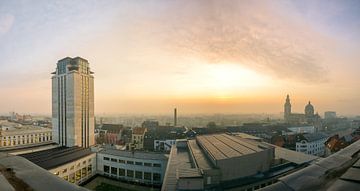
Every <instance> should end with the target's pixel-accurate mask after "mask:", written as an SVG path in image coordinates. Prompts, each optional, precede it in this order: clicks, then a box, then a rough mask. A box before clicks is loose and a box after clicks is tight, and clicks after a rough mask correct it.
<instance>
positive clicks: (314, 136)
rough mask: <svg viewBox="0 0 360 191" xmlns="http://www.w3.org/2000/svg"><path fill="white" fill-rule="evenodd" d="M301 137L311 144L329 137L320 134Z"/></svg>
mask: <svg viewBox="0 0 360 191" xmlns="http://www.w3.org/2000/svg"><path fill="white" fill-rule="evenodd" d="M303 136H304V138H305V139H306V140H307V141H309V142H313V141H317V140H320V139H324V138H327V137H329V136H328V135H327V134H325V133H321V132H319V133H309V134H304V135H303Z"/></svg>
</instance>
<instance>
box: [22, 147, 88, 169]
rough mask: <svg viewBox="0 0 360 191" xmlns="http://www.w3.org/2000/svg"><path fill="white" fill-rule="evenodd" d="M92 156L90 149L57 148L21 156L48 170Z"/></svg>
mask: <svg viewBox="0 0 360 191" xmlns="http://www.w3.org/2000/svg"><path fill="white" fill-rule="evenodd" d="M90 154H92V152H91V150H90V148H81V147H57V148H53V149H49V150H44V151H38V152H33V153H27V154H22V155H19V156H22V157H24V158H26V159H27V160H29V161H31V162H33V163H35V164H36V165H38V166H40V167H42V168H44V169H46V170H50V169H53V168H55V167H58V166H61V165H63V164H66V163H69V162H73V161H75V160H78V159H80V158H83V157H85V156H88V155H90Z"/></svg>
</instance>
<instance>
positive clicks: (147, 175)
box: [103, 165, 161, 182]
mask: <svg viewBox="0 0 360 191" xmlns="http://www.w3.org/2000/svg"><path fill="white" fill-rule="evenodd" d="M103 170H104V173H108V174H109V175H113V176H119V177H128V178H136V179H142V180H148V181H151V180H152V181H155V182H160V181H161V174H160V173H151V172H142V171H134V170H130V169H123V168H116V167H110V166H107V165H104V169H103Z"/></svg>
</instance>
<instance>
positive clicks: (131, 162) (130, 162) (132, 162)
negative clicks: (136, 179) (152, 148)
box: [126, 160, 134, 164]
mask: <svg viewBox="0 0 360 191" xmlns="http://www.w3.org/2000/svg"><path fill="white" fill-rule="evenodd" d="M126 163H127V164H134V161H129V160H128V161H126Z"/></svg>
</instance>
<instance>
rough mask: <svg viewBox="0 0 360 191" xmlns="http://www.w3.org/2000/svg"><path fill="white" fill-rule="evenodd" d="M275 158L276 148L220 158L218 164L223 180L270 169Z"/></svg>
mask: <svg viewBox="0 0 360 191" xmlns="http://www.w3.org/2000/svg"><path fill="white" fill-rule="evenodd" d="M273 158H274V150H273V149H267V150H264V151H261V152H256V153H253V154H247V155H244V156H240V157H233V158H228V159H224V160H219V161H217V166H218V167H219V168H220V170H221V175H222V181H227V180H233V179H238V178H242V177H246V176H252V175H255V174H257V173H258V172H265V171H268V170H269V169H270V165H271V161H272V159H273Z"/></svg>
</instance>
